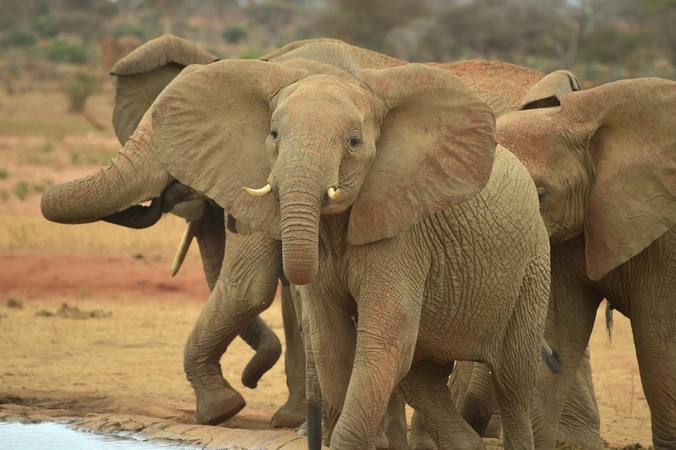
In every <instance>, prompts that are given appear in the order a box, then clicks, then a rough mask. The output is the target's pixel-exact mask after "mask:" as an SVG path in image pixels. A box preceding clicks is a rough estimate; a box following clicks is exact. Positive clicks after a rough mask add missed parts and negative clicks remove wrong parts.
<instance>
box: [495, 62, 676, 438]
mask: <svg viewBox="0 0 676 450" xmlns="http://www.w3.org/2000/svg"><path fill="white" fill-rule="evenodd" d="M574 90H575V89H574V86H571V84H570V77H569V76H568V75H567V74H566V73H561V72H555V73H553V74H552V75H550V76H548V77H547V78H546V79H543V80H542V82H541V83H539V84H538V85H536V86H534V87H533V89H532V91H531V92H530V93H529V94H528V95H527V96H526V98H525V99H524V101H523V104H522V105H521V107H520V109H521V110H522V111H517V112H514V113H511V114H506V115H505V116H503V117H501V118H500V119H499V120H498V137H499V141H500V143H501V144H502V145H504V146H505V147H507V148H509V149H510V150H511V151H512V152H513V153H514V154H515V155H517V156H518V157H519V159H520V160H521V161H522V162H523V163H524V165H525V166H526V167H527V169H528V170H529V172H530V174H531V175H532V177H533V180H534V181H535V184H536V186H537V188H538V197H539V199H540V210H541V214H542V217H543V219H544V222H545V225H546V226H547V229H548V231H549V236H550V239H551V243H552V300H553V301H551V302H550V310H549V316H550V323H551V324H552V325H551V326H550V327H549V328H548V330H547V339H548V341H550V342H552V343H553V344H554V345H555V346H557V349H559V351H560V352H561V357H562V359H563V376H557V377H553V376H548V374H545V375H544V376H543V378H542V380H541V386H540V390H541V392H542V393H543V394H541V395H540V397H541V398H542V399H543V401H544V402H546V403H552V404H553V405H554V406H555V407H554V408H550V409H549V410H550V411H554V412H555V414H558V413H560V411H561V408H562V406H563V405H562V402H561V400H560V399H563V398H565V396H566V393H567V392H568V388H569V386H570V384H571V381H572V379H573V377H574V372H575V369H576V368H577V367H578V364H579V361H580V358H581V357H582V355H583V352H584V349H585V346H586V345H587V342H588V340H589V336H590V333H591V330H592V327H593V324H594V317H595V314H596V310H597V308H598V305H599V303H600V302H601V300H602V299H603V298H606V299H607V300H608V301H609V302H610V304H611V305H612V307H613V308H615V309H617V310H618V311H620V312H621V313H622V314H624V315H626V316H627V317H629V319H630V320H631V326H632V331H633V335H634V344H635V346H636V355H637V358H638V363H639V370H640V374H641V383H642V385H643V389H644V392H645V396H646V400H647V401H648V405H649V406H650V411H651V420H652V432H653V443H654V446H655V448H658V449H673V448H676V397H675V394H676V277H675V276H674V273H676V229H675V228H674V227H675V226H676V175H675V174H676V142H675V138H674V127H675V126H676V122H675V121H676V83H674V82H672V81H667V80H662V79H657V78H646V79H636V80H624V81H617V82H614V83H609V84H605V85H602V86H599V87H597V88H594V89H589V90H583V91H577V92H575V91H574ZM544 392H547V393H549V394H550V395H545V394H544ZM556 417H557V416H549V417H546V416H541V417H537V426H538V427H548V426H550V423H551V421H552V420H554V419H556Z"/></svg>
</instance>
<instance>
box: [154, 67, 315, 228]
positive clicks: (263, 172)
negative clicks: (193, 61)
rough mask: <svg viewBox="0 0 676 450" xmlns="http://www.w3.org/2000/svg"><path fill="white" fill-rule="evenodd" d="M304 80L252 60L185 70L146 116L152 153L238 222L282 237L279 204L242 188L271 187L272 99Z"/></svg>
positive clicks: (296, 73) (299, 75)
mask: <svg viewBox="0 0 676 450" xmlns="http://www.w3.org/2000/svg"><path fill="white" fill-rule="evenodd" d="M305 75H306V71H305V70H301V69H294V68H290V67H284V66H280V65H277V64H271V63H268V62H264V61H256V60H226V61H219V62H215V63H213V64H209V65H207V66H198V65H193V66H190V67H188V68H186V69H185V70H184V71H183V72H182V73H181V76H180V77H178V78H176V79H175V80H174V81H173V82H172V83H171V85H169V86H168V87H167V88H166V89H165V90H164V91H163V92H162V93H161V94H160V96H159V97H158V98H157V100H156V101H155V103H154V104H153V106H152V108H151V110H150V111H149V112H148V114H152V119H151V123H152V139H153V146H152V148H153V152H154V153H155V155H156V156H157V158H158V159H159V160H160V161H161V162H162V164H163V165H164V166H165V167H166V168H167V170H168V171H169V173H170V174H171V175H172V176H173V177H174V178H176V179H177V180H179V181H180V182H181V183H183V184H185V185H187V186H190V187H192V188H193V189H195V190H197V191H198V192H201V193H203V194H205V195H206V196H207V197H209V198H211V199H212V200H214V201H215V202H216V203H218V204H219V205H220V206H221V207H222V208H223V209H225V210H226V211H228V212H229V213H230V214H232V216H233V217H235V218H236V219H237V220H238V221H242V222H243V223H244V224H246V225H248V226H250V227H251V228H253V229H256V230H259V231H263V232H265V233H266V234H268V235H270V236H272V237H275V238H279V236H280V227H279V203H278V202H277V201H276V200H275V198H274V197H273V196H272V195H268V196H265V197H257V198H254V197H251V196H249V195H248V194H246V193H245V192H244V190H243V189H242V188H243V187H244V186H249V187H254V188H258V187H261V186H264V185H265V184H266V183H267V182H268V181H267V179H268V176H269V174H270V163H269V162H268V157H267V155H266V151H265V139H266V138H267V136H268V134H269V133H270V118H271V115H272V110H271V107H270V102H271V101H273V100H274V99H275V98H276V96H277V94H278V93H279V92H280V91H281V90H282V89H284V88H285V87H287V86H289V85H291V84H293V83H295V82H296V81H298V80H299V79H301V78H303V77H304V76H305ZM144 120H145V119H144Z"/></svg>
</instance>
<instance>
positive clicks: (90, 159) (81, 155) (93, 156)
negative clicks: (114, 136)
mask: <svg viewBox="0 0 676 450" xmlns="http://www.w3.org/2000/svg"><path fill="white" fill-rule="evenodd" d="M117 152H118V150H110V149H99V150H92V151H86V152H82V151H78V150H75V151H71V152H70V163H71V164H72V165H74V166H103V165H105V164H108V163H109V162H110V160H111V159H113V158H114V157H115V156H116V155H117Z"/></svg>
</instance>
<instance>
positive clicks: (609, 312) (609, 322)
mask: <svg viewBox="0 0 676 450" xmlns="http://www.w3.org/2000/svg"><path fill="white" fill-rule="evenodd" d="M613 309H614V308H613V305H611V304H610V302H609V301H608V300H606V333H608V346H610V344H612V343H613Z"/></svg>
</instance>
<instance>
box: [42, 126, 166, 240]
mask: <svg viewBox="0 0 676 450" xmlns="http://www.w3.org/2000/svg"><path fill="white" fill-rule="evenodd" d="M142 125H143V124H142ZM142 125H140V126H139V130H138V131H137V132H136V133H135V134H134V136H133V137H132V138H131V139H130V140H129V141H128V142H127V144H126V145H125V146H124V148H123V149H122V150H121V151H120V153H119V154H118V155H117V157H116V158H115V159H113V160H112V161H111V162H110V163H108V165H107V166H105V167H103V168H102V169H101V170H99V171H98V172H96V173H95V174H93V175H89V176H87V177H85V178H81V179H79V180H75V181H71V182H68V183H64V184H59V185H56V186H53V187H51V188H50V189H48V190H47V191H46V192H45V193H44V195H43V196H42V202H41V204H40V207H41V209H42V214H43V215H44V216H45V218H46V219H47V220H51V221H52V222H58V223H66V224H77V223H89V222H95V221H97V220H102V219H104V218H107V219H108V220H109V221H111V222H113V223H118V224H120V225H124V226H131V227H139V226H141V227H142V226H144V225H145V226H149V225H148V224H151V225H152V223H154V222H153V220H154V221H155V222H156V221H157V220H158V219H159V217H160V216H161V215H162V205H161V201H160V200H156V201H154V202H153V204H152V205H151V206H150V207H149V208H146V209H137V208H135V209H132V210H131V211H129V212H126V213H123V214H120V215H118V213H120V212H121V211H125V210H127V209H129V208H131V207H134V206H137V205H139V204H140V203H143V202H145V201H147V200H150V199H156V198H158V197H160V195H161V194H162V191H163V190H164V188H165V187H166V186H167V184H168V183H169V181H170V176H169V173H168V172H167V171H166V170H165V169H164V168H163V167H162V166H161V165H160V163H159V161H158V160H157V159H156V158H155V156H154V155H153V153H152V152H151V151H150V148H149V146H150V145H151V133H152V130H150V127H143V126H142ZM111 216H112V217H111ZM151 222H152V223H151Z"/></svg>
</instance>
